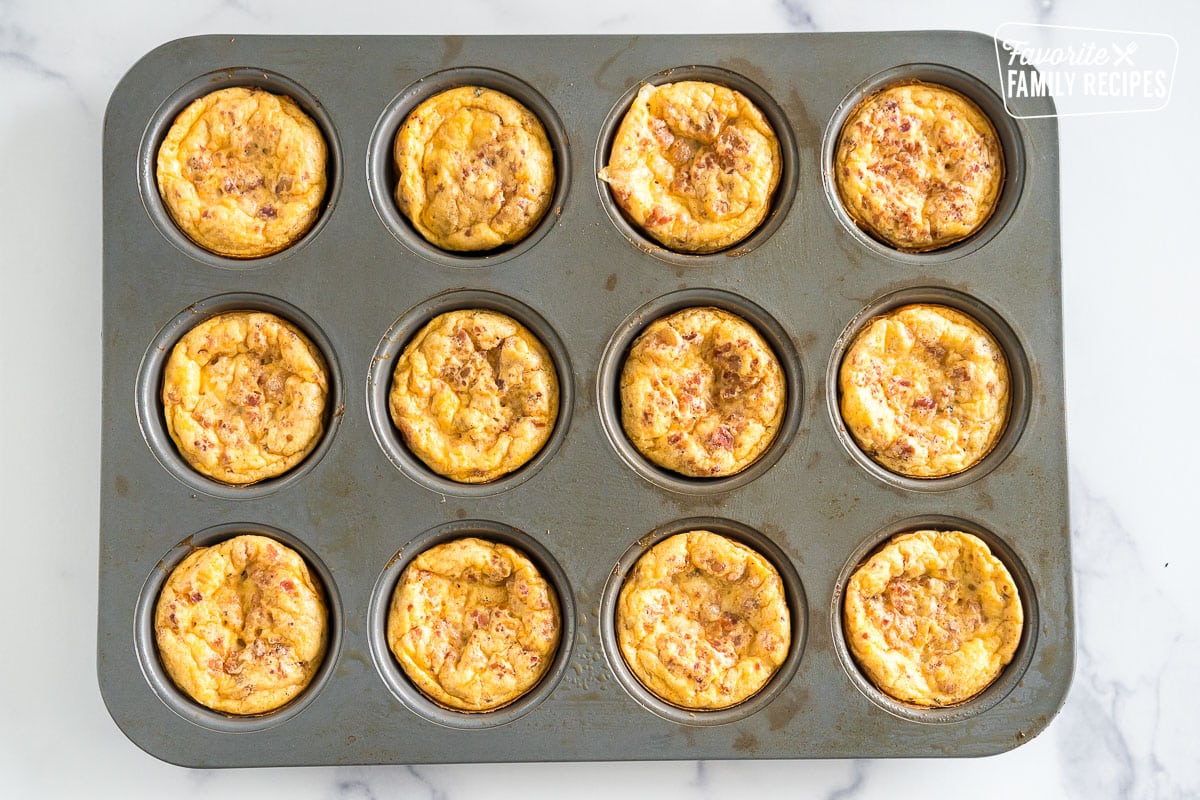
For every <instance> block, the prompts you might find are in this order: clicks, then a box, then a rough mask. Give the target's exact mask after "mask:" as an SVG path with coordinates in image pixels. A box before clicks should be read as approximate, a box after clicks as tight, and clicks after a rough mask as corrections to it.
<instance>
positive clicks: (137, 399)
mask: <svg viewBox="0 0 1200 800" xmlns="http://www.w3.org/2000/svg"><path fill="white" fill-rule="evenodd" d="M235 311H263V312H267V313H270V314H274V315H275V316H277V317H279V318H280V319H283V320H284V321H286V322H288V323H290V324H292V325H294V326H295V327H296V328H298V329H299V330H300V332H301V333H303V334H304V335H305V336H306V337H307V338H308V340H309V341H310V342H312V343H313V345H315V346H316V348H317V350H318V351H320V353H321V356H322V357H323V358H324V360H325V370H326V377H327V381H328V387H327V390H326V394H325V412H324V416H325V421H324V430H323V431H322V432H321V439H320V441H318V442H317V444H316V446H315V447H313V449H312V450H311V451H309V453H308V454H307V455H306V456H305V457H304V458H302V459H301V460H300V461H299V462H298V463H296V464H295V466H293V467H291V468H290V469H288V470H285V471H284V472H282V473H280V474H279V475H276V476H274V477H271V478H264V479H263V480H260V481H256V482H254V483H248V484H232V483H225V482H223V481H219V480H217V479H215V478H211V477H209V476H207V475H203V474H201V473H200V472H199V471H198V470H197V469H195V468H194V467H192V466H191V465H190V464H188V463H187V461H186V460H185V459H184V458H183V456H182V455H180V453H179V449H178V448H177V447H176V446H175V442H174V440H173V439H172V438H171V435H170V433H168V432H167V427H166V420H165V416H164V411H163V402H162V384H163V371H164V369H165V368H166V364H167V361H168V360H169V359H170V357H171V351H172V350H174V348H175V345H176V344H177V343H178V342H179V340H180V339H182V338H183V337H184V336H186V335H187V334H188V333H189V332H190V331H191V330H192V329H193V328H195V327H196V326H197V325H199V324H200V323H202V322H205V321H206V320H209V319H212V318H213V317H215V316H218V315H219V314H224V313H227V312H235ZM344 385H345V381H344V379H343V375H342V367H341V363H340V361H339V359H338V356H337V353H336V351H335V350H334V348H333V343H332V341H331V340H330V338H329V336H328V335H327V334H326V333H325V331H324V330H322V328H321V326H320V325H318V324H317V322H316V320H314V319H313V318H312V317H310V316H309V315H308V314H306V313H305V312H304V311H302V310H301V309H300V308H298V307H297V306H295V305H292V304H291V303H289V302H287V301H286V300H283V299H281V298H278V297H274V296H272V295H268V294H261V293H258V292H240V291H239V292H227V293H224V294H215V295H209V296H208V297H205V298H204V299H202V300H197V301H196V302H194V303H192V304H191V305H189V306H188V307H186V308H185V309H183V310H182V311H180V312H179V313H178V314H176V315H175V316H174V317H172V318H171V319H170V320H169V321H168V322H167V323H166V324H165V325H163V327H162V328H160V329H159V331H158V333H157V334H155V336H154V338H153V339H152V340H151V341H150V344H149V345H148V346H147V348H146V351H145V353H144V354H143V356H142V359H141V362H140V363H139V365H138V370H137V377H136V379H135V383H134V412H135V415H136V416H137V421H138V428H139V429H140V431H141V434H142V438H143V439H144V440H145V443H146V446H147V447H148V448H149V449H150V452H151V453H153V454H154V458H155V459H156V460H157V461H158V463H159V464H160V465H161V466H162V468H163V469H165V470H166V471H167V472H168V473H170V474H171V475H172V477H174V478H175V479H176V480H178V481H179V482H180V483H182V484H184V485H185V486H187V487H189V488H191V489H194V490H195V491H197V492H202V493H204V494H206V495H209V496H210V497H217V498H221V499H225V500H246V499H254V498H259V497H263V496H265V495H268V494H271V493H273V492H277V491H279V490H281V489H285V488H287V487H290V486H292V485H294V484H296V483H297V482H299V481H300V480H301V479H302V478H303V476H304V475H306V474H307V473H308V472H309V471H311V470H312V469H314V468H315V467H316V466H317V464H319V463H320V462H321V460H322V459H323V458H324V457H325V455H326V454H327V453H328V452H329V450H330V448H331V447H332V446H333V440H334V438H335V436H336V435H337V433H338V431H339V429H340V427H341V421H342V417H343V416H344V413H345V402H346V401H345V388H344Z"/></svg>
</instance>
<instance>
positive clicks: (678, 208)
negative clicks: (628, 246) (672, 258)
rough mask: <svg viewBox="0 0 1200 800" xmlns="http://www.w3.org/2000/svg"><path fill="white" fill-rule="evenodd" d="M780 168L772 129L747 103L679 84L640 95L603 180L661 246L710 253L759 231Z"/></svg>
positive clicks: (731, 93) (734, 94)
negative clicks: (757, 229)
mask: <svg viewBox="0 0 1200 800" xmlns="http://www.w3.org/2000/svg"><path fill="white" fill-rule="evenodd" d="M782 171H783V157H782V155H781V151H780V147H779V139H778V137H777V136H776V134H775V130H774V129H773V128H772V127H771V124H770V122H769V121H768V120H767V118H766V117H765V116H764V115H763V113H762V111H761V110H759V108H758V107H757V106H756V105H754V103H753V102H751V101H750V99H749V98H747V97H746V96H745V95H743V94H742V93H741V92H738V91H735V90H733V89H729V88H726V87H724V86H719V85H717V84H714V83H708V82H705V81H680V82H678V83H665V84H660V85H657V86H656V85H653V84H646V85H645V86H643V87H642V88H641V89H640V90H638V93H637V96H636V97H635V98H634V100H633V105H632V106H630V108H629V111H628V112H626V114H625V117H624V119H623V120H622V121H621V125H620V127H619V128H618V129H617V133H616V136H615V137H614V139H613V143H612V151H611V152H610V154H609V157H608V163H607V165H605V167H604V168H603V169H602V170H601V171H600V174H599V176H600V179H601V180H602V181H604V182H605V183H606V184H608V187H609V189H610V190H611V191H612V196H613V199H614V200H615V201H616V203H617V205H618V206H620V208H621V210H622V211H623V212H624V213H625V215H626V216H627V217H628V218H629V219H630V220H631V221H632V222H633V223H634V225H636V226H638V227H639V228H641V229H642V230H643V231H645V232H646V233H647V234H648V235H650V236H651V237H653V238H654V239H656V240H657V241H658V242H660V243H661V244H662V245H663V246H664V247H666V248H668V249H670V250H675V251H678V252H681V253H712V252H715V251H717V250H724V249H725V248H728V247H731V246H733V245H735V244H737V243H738V242H740V241H742V240H743V239H745V238H746V237H747V236H749V235H750V234H751V233H753V232H754V230H755V229H756V228H758V226H759V225H761V224H762V222H763V220H765V219H766V218H767V214H768V213H769V212H770V210H771V198H772V197H773V196H774V194H775V189H776V188H777V187H778V185H779V178H780V175H781V174H782Z"/></svg>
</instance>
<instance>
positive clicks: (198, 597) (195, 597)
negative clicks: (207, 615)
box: [188, 592, 204, 603]
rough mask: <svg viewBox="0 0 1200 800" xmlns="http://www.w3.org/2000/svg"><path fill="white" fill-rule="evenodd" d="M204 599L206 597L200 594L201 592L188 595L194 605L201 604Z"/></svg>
mask: <svg viewBox="0 0 1200 800" xmlns="http://www.w3.org/2000/svg"><path fill="white" fill-rule="evenodd" d="M203 599H204V595H202V594H200V593H199V592H192V593H191V594H189V595H188V600H191V601H192V602H193V603H199V602H200V601H201V600H203Z"/></svg>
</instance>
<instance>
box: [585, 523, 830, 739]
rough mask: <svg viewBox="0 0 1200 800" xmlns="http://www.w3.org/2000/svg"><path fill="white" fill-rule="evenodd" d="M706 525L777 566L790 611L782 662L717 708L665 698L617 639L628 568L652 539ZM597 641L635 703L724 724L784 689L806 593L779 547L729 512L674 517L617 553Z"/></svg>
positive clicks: (800, 633)
mask: <svg viewBox="0 0 1200 800" xmlns="http://www.w3.org/2000/svg"><path fill="white" fill-rule="evenodd" d="M695 530H707V531H709V532H711V533H716V534H718V535H720V536H724V537H726V538H728V539H732V540H733V541H735V542H738V543H739V544H742V545H744V546H746V547H749V548H750V549H751V550H753V551H754V552H756V553H758V554H759V555H760V556H762V557H763V558H765V559H766V560H767V562H768V563H769V564H770V565H771V566H772V567H774V568H775V571H776V573H778V575H779V578H780V581H781V583H782V585H783V589H784V597H785V599H786V602H787V605H788V613H789V615H790V617H791V620H790V622H791V628H792V631H791V634H792V635H791V642H790V643H789V645H788V654H787V656H786V657H785V658H784V661H783V663H782V664H780V665H779V668H778V669H777V670H776V671H775V674H774V675H772V676H771V677H770V678H769V679H768V680H767V682H766V683H765V684H763V686H762V687H761V688H760V689H759V690H758V691H757V692H755V693H754V694H752V695H750V696H749V697H747V698H746V699H745V700H743V701H741V702H740V703H737V704H735V705H732V706H729V707H727V708H721V709H712V710H706V709H688V708H684V707H682V706H677V705H675V704H673V703H670V702H668V701H666V700H663V699H662V698H660V697H659V696H658V695H656V694H655V693H654V692H652V691H650V689H649V688H648V687H646V686H645V684H643V683H642V682H641V681H640V680H639V679H638V677H637V676H636V675H634V674H633V670H632V669H631V668H630V667H629V665H628V664H627V663H626V661H625V657H624V655H623V654H622V653H621V648H620V646H619V644H618V642H617V633H616V613H617V603H618V598H619V595H620V593H621V589H622V588H623V587H624V585H625V580H626V579H627V578H628V576H629V573H630V571H631V570H633V568H634V567H635V566H636V565H637V563H638V561H640V560H641V558H642V556H644V555H645V554H646V553H648V552H649V551H650V549H651V548H653V547H654V546H655V545H657V544H659V543H660V542H662V541H664V540H666V539H668V538H670V537H671V536H674V535H676V534H679V533H687V532H689V531H695ZM597 615H598V617H599V627H600V645H601V649H602V650H603V651H604V658H605V660H606V661H607V663H608V666H609V671H610V672H611V673H612V674H613V677H615V678H616V680H617V683H619V684H620V685H621V688H622V689H624V690H625V692H626V694H628V695H629V697H630V698H631V699H632V700H634V701H635V702H636V703H637V704H638V705H640V706H641V707H642V708H644V709H646V710H647V711H649V712H651V713H652V714H655V715H657V716H659V717H661V718H662V719H664V720H666V721H668V722H673V723H676V724H679V725H686V726H690V727H710V726H719V725H728V724H731V723H735V722H738V721H740V720H743V719H746V718H747V717H749V716H751V715H752V714H756V713H758V712H760V711H762V710H763V709H764V708H766V707H767V706H769V705H770V704H771V703H772V702H773V701H774V700H775V699H776V698H778V697H779V696H780V695H781V694H783V693H785V692H786V691H787V690H788V688H789V687H790V686H791V684H792V682H793V680H795V678H796V673H797V672H798V671H799V668H800V662H801V660H802V659H803V657H804V651H805V648H806V646H807V644H808V633H809V628H810V627H811V622H810V620H809V610H808V597H807V594H806V593H805V591H804V584H803V582H802V581H801V579H800V574H799V572H797V570H796V568H795V565H793V564H792V560H791V558H789V557H788V555H787V553H786V552H785V551H784V550H783V548H782V547H781V546H780V545H779V544H777V543H776V542H775V541H774V540H773V539H771V537H769V536H767V535H766V534H764V533H762V532H761V531H759V530H758V529H757V528H754V527H751V526H750V525H746V524H745V523H742V522H738V521H736V520H733V519H730V518H727V517H717V516H702V517H686V518H678V519H673V520H671V521H669V522H666V523H663V524H661V525H658V526H656V527H655V528H654V529H653V530H651V531H650V532H649V533H646V534H644V535H642V536H640V537H639V538H637V539H636V540H634V541H633V542H632V543H631V544H630V545H629V546H628V547H627V548H626V549H625V551H624V552H623V553H622V554H621V556H620V557H619V558H618V559H617V563H616V564H614V565H613V568H612V571H611V572H610V573H609V575H608V578H607V579H606V580H605V582H604V588H603V589H602V590H601V593H600V598H599V607H598V609H597Z"/></svg>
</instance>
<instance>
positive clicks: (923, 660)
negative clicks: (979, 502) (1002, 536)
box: [844, 530, 1024, 707]
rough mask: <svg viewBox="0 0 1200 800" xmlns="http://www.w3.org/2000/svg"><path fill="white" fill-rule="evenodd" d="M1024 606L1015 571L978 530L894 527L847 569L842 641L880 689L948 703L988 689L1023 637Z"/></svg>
mask: <svg viewBox="0 0 1200 800" xmlns="http://www.w3.org/2000/svg"><path fill="white" fill-rule="evenodd" d="M1023 620H1024V611H1023V609H1022V606H1021V598H1020V597H1019V595H1018V593H1017V587H1016V584H1015V583H1014V582H1013V579H1012V575H1011V574H1009V571H1008V569H1007V568H1006V567H1005V566H1004V564H1003V562H1001V561H1000V560H999V559H998V558H996V557H995V556H994V555H993V554H992V552H991V550H990V549H989V548H988V546H987V545H986V544H985V543H984V542H983V541H982V540H981V539H979V537H977V536H974V535H972V534H969V533H963V532H961V531H932V530H925V531H915V532H912V533H903V534H900V535H898V536H896V537H894V538H893V539H891V541H889V542H888V543H887V544H886V545H885V546H884V547H883V548H881V549H880V550H879V551H878V552H876V553H875V554H874V555H872V556H871V557H870V558H868V559H867V561H866V562H865V563H864V564H862V566H860V567H859V568H858V569H857V570H855V572H854V574H853V575H852V576H851V578H850V581H849V583H848V584H847V586H846V590H845V603H844V623H845V634H846V642H847V644H848V646H849V647H850V652H851V653H852V654H853V656H854V660H855V661H856V662H858V665H859V666H860V667H861V668H862V670H863V672H864V673H865V674H866V676H867V677H868V678H869V679H870V680H871V682H872V683H874V684H875V685H876V686H877V687H878V688H879V689H880V690H881V691H883V692H884V693H886V694H888V695H890V696H891V697H894V698H896V699H897V700H902V701H904V702H906V703H912V704H914V705H919V706H927V707H940V706H949V705H954V704H956V703H961V702H963V701H965V700H969V699H970V698H972V697H974V696H975V695H977V694H979V693H980V692H982V691H983V690H984V689H986V688H987V687H988V686H989V685H990V684H991V683H992V682H993V681H994V680H996V678H997V677H999V675H1000V673H1001V671H1002V670H1003V669H1004V667H1005V665H1007V664H1008V663H1009V662H1010V661H1012V659H1013V656H1014V654H1015V653H1016V651H1017V645H1018V644H1019V643H1020V641H1021V628H1022V625H1023Z"/></svg>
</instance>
